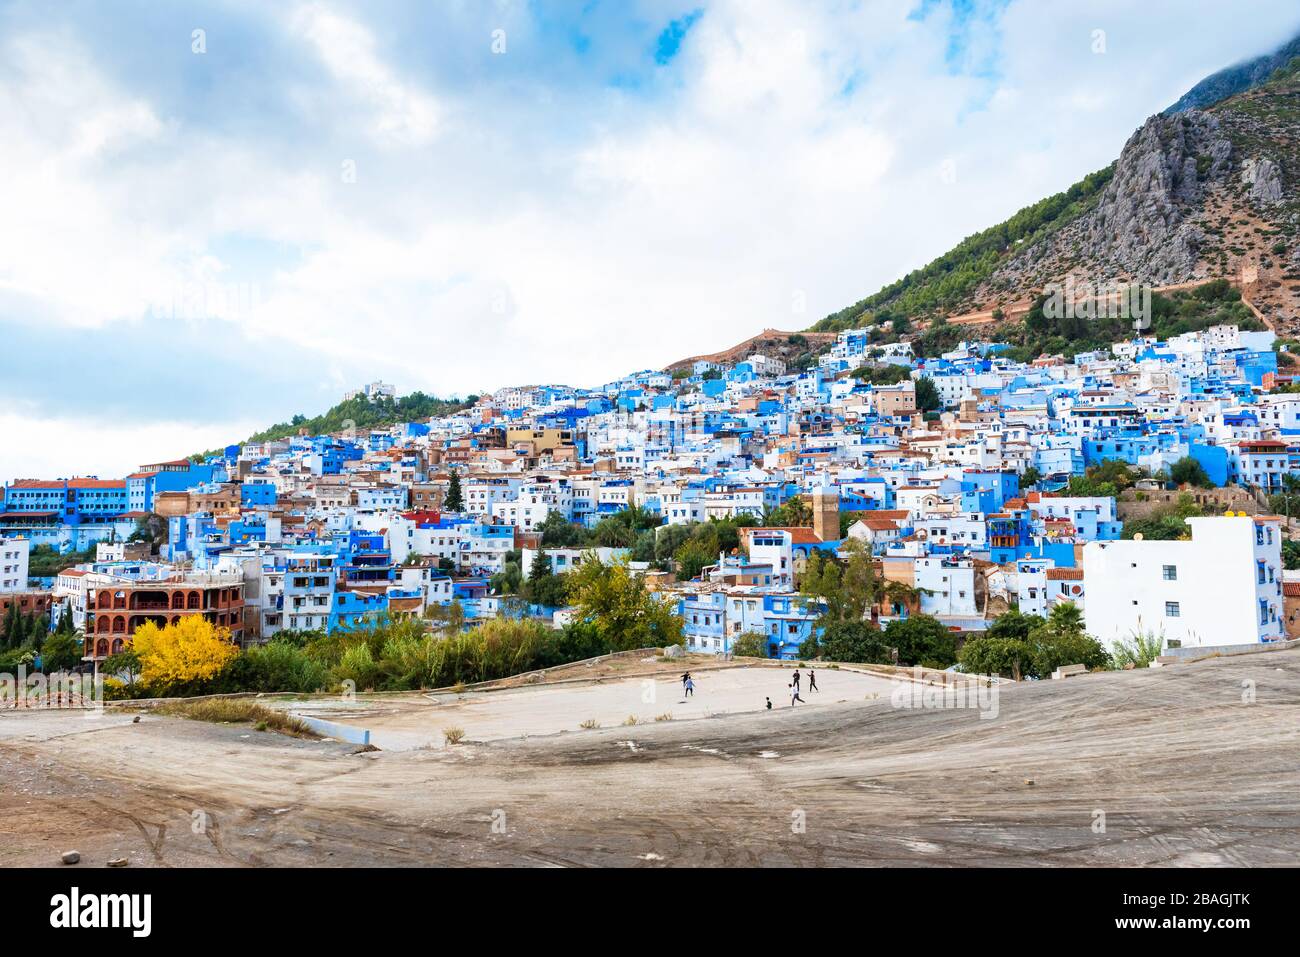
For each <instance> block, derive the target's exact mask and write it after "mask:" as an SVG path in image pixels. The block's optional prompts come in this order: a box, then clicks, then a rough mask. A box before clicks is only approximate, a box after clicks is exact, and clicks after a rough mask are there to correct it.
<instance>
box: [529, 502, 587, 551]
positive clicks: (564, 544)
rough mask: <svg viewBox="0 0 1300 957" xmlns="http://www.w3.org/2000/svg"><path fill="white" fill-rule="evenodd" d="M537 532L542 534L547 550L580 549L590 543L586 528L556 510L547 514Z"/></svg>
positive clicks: (543, 543)
mask: <svg viewBox="0 0 1300 957" xmlns="http://www.w3.org/2000/svg"><path fill="white" fill-rule="evenodd" d="M537 530H538V531H539V532H541V534H542V545H543V546H545V547H546V548H578V547H580V546H583V545H586V544H588V543H589V542H588V539H589V536H588V534H587V530H586V529H585V528H583V527H582V526H581V525H575V524H574V523H573V522H570V521H569V520H568V519H567V518H565V517H564V516H563V515H562V514H561V513H560V512H557V511H554V510H552V511H550V512H547V513H546V518H545V519H543V520H542V523H541V524H540V525H538V526H537Z"/></svg>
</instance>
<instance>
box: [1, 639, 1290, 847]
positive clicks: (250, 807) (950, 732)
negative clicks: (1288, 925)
mask: <svg viewBox="0 0 1300 957" xmlns="http://www.w3.org/2000/svg"><path fill="white" fill-rule="evenodd" d="M821 675H822V672H821V670H820V669H819V678H820V677H821ZM543 690H550V689H543ZM525 693H526V692H520V694H525ZM511 694H515V693H514V692H511ZM806 696H807V695H805V697H806ZM774 703H775V702H774ZM997 705H998V707H997V714H996V717H992V718H985V717H981V712H980V711H978V710H976V709H970V708H965V709H956V708H936V707H925V708H915V707H913V708H899V707H895V706H894V702H892V701H891V700H890V696H888V695H886V696H881V697H879V698H875V699H867V698H866V697H865V696H864V697H861V698H859V699H857V700H848V699H847V697H846V699H845V700H844V701H843V702H842V703H840V702H839V701H838V699H837V700H836V701H825V702H823V703H821V704H818V705H815V706H810V707H808V708H795V709H790V708H778V709H776V710H774V711H772V712H766V711H760V712H757V713H743V714H728V715H725V716H722V717H716V718H702V719H699V720H673V721H665V722H652V723H649V724H638V725H637V726H635V727H622V726H619V727H605V728H601V729H599V730H591V731H573V732H565V733H557V734H550V735H547V736H545V737H530V738H511V739H500V740H491V741H482V742H474V741H472V740H471V741H467V742H466V743H462V744H460V745H457V746H455V747H449V748H439V749H413V750H405V751H373V752H366V753H353V752H354V751H355V749H354V748H352V747H350V746H345V745H341V744H338V743H332V742H321V741H301V740H296V739H292V738H287V737H284V736H280V735H276V734H274V733H268V732H258V731H255V730H252V729H250V728H247V727H239V726H221V725H209V724H202V723H199V722H193V721H187V720H184V719H179V718H166V717H160V716H153V715H145V716H143V717H142V718H141V720H140V721H139V723H133V722H132V719H131V716H130V715H120V714H107V715H105V716H104V717H102V718H100V719H97V720H87V719H85V718H84V717H82V716H80V715H79V714H75V713H57V712H47V713H24V714H17V713H13V712H10V713H5V714H3V715H0V781H3V782H4V786H3V788H2V789H0V864H4V865H10V866H12V865H47V864H48V865H56V864H57V863H58V860H59V854H60V853H61V852H62V851H65V850H71V849H76V850H79V851H80V852H81V854H82V860H83V862H84V863H83V864H82V865H81V866H83V867H84V866H96V865H100V864H103V863H104V862H105V861H106V860H107V859H109V858H111V857H115V856H124V857H127V858H129V860H130V861H131V863H132V865H134V866H185V865H208V866H212V865H217V866H220V865H229V866H257V865H326V866H330V865H337V866H345V865H354V864H371V865H375V864H377V865H417V866H418V865H437V864H457V865H524V866H529V865H537V866H586V865H644V866H682V865H740V866H765V865H845V864H847V865H855V864H856V865H916V866H964V865H981V864H983V865H990V864H991V865H1024V866H1050V865H1069V864H1073V865H1089V864H1096V865H1185V866H1190V865H1257V866H1267V865H1283V864H1290V865H1294V864H1295V863H1297V861H1300V761H1298V760H1297V755H1298V754H1300V651H1284V652H1277V653H1269V654H1258V655H1249V656H1242V657H1238V658H1221V659H1212V660H1208V661H1204V662H1200V663H1197V664H1183V665H1177V666H1174V667H1170V668H1164V669H1152V670H1147V671H1140V672H1127V673H1125V672H1120V673H1111V674H1103V675H1089V676H1085V677H1080V678H1074V679H1070V680H1068V681H1065V682H1040V683H1033V684H1026V685H1021V686H1017V687H1014V688H1011V689H1008V690H1004V691H1002V692H1001V693H1000V695H999V698H998V702H997ZM983 713H985V714H987V713H989V712H988V711H987V710H986V711H985V712H983ZM468 723H469V722H468V720H467V721H466V722H465V724H466V725H468ZM467 731H468V728H467ZM471 737H472V736H471Z"/></svg>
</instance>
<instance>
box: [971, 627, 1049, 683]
mask: <svg viewBox="0 0 1300 957" xmlns="http://www.w3.org/2000/svg"><path fill="white" fill-rule="evenodd" d="M1033 659H1034V650H1033V648H1032V647H1031V646H1030V644H1029V642H1028V641H1026V640H1024V639H1020V638H994V637H991V636H989V635H983V636H981V637H979V638H971V639H968V640H967V642H966V643H965V644H964V645H962V648H961V651H960V652H959V653H958V654H957V662H958V663H959V664H960V665H961V666H962V670H963V671H966V672H968V673H969V674H976V675H1002V676H1004V677H1007V678H1015V679H1017V680H1019V679H1020V677H1021V676H1023V675H1026V674H1028V673H1029V672H1030V670H1031V667H1032V662H1033Z"/></svg>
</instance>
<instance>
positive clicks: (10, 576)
mask: <svg viewBox="0 0 1300 957" xmlns="http://www.w3.org/2000/svg"><path fill="white" fill-rule="evenodd" d="M30 554H31V542H29V541H28V540H27V539H25V538H0V591H23V590H25V589H26V588H27V569H28V561H29V560H30V559H29V557H30Z"/></svg>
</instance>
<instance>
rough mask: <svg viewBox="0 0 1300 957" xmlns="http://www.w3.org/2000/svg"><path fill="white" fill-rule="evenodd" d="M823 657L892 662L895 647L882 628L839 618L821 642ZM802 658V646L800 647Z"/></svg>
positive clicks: (830, 625)
mask: <svg viewBox="0 0 1300 957" xmlns="http://www.w3.org/2000/svg"><path fill="white" fill-rule="evenodd" d="M820 645H821V651H822V656H823V657H825V658H826V659H827V660H829V661H851V662H856V663H858V664H876V665H884V664H892V663H893V660H894V656H893V653H892V651H893V646H892V645H890V644H889V643H888V642H887V641H886V640H885V637H884V634H882V632H881V631H880V629H879V628H873V627H872V626H871V625H870V624H868V623H867V622H865V621H836V622H831V623H830V624H829V625H827V626H826V630H825V632H823V634H822V637H821V641H820ZM799 654H800V657H803V647H802V646H800V649H799Z"/></svg>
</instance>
